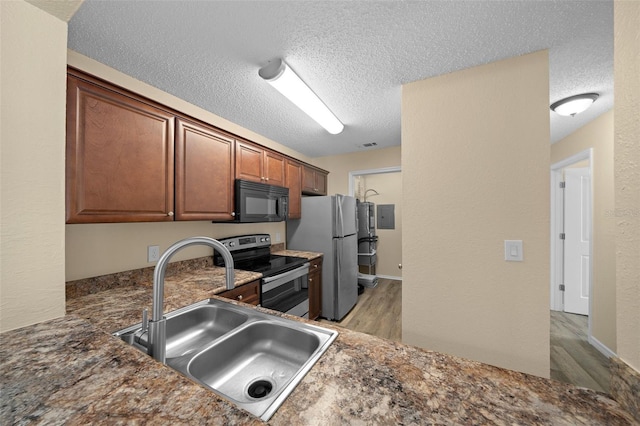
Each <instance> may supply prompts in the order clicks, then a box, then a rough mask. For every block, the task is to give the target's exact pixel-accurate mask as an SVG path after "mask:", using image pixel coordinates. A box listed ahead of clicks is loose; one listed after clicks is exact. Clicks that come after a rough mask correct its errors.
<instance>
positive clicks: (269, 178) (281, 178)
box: [262, 150, 286, 186]
mask: <svg viewBox="0 0 640 426" xmlns="http://www.w3.org/2000/svg"><path fill="white" fill-rule="evenodd" d="M262 158H263V170H264V180H263V182H264V183H268V184H269V185H277V186H286V185H285V165H284V157H283V156H282V155H281V154H278V153H277V152H273V151H269V150H264V155H263V157H262Z"/></svg>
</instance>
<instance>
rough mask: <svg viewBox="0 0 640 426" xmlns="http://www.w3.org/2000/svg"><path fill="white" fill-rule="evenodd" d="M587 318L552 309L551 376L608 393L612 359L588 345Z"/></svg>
mask: <svg viewBox="0 0 640 426" xmlns="http://www.w3.org/2000/svg"><path fill="white" fill-rule="evenodd" d="M587 320H588V317H586V316H584V315H575V314H568V313H566V312H558V311H551V378H552V379H555V380H559V381H561V382H566V383H571V384H574V385H577V386H582V387H585V388H589V389H595V390H598V391H601V392H606V393H609V379H610V374H609V359H608V358H607V357H605V356H604V355H602V354H601V353H600V352H599V351H598V350H597V349H596V348H594V347H593V346H591V345H590V344H589V342H588V340H587V330H588V325H587Z"/></svg>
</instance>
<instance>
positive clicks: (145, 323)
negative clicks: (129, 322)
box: [142, 308, 149, 332]
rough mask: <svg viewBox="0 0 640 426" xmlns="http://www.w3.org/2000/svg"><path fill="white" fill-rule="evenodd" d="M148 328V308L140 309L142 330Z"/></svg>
mask: <svg viewBox="0 0 640 426" xmlns="http://www.w3.org/2000/svg"><path fill="white" fill-rule="evenodd" d="M148 328H149V310H148V309H146V308H145V309H143V310H142V331H143V332H144V331H147V329H148Z"/></svg>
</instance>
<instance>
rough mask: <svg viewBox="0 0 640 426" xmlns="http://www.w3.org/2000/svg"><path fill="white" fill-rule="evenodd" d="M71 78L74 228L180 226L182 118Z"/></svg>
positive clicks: (69, 213)
mask: <svg viewBox="0 0 640 426" xmlns="http://www.w3.org/2000/svg"><path fill="white" fill-rule="evenodd" d="M125 93H126V92H123V91H122V90H120V89H118V88H116V87H113V86H109V85H106V84H105V85H102V84H101V85H98V84H94V83H92V82H88V81H85V80H83V79H80V78H78V77H77V76H75V75H74V74H73V72H72V71H71V70H70V74H69V75H68V78H67V147H66V161H67V163H66V221H67V223H88V222H148V221H171V220H173V194H174V192H173V191H174V189H173V183H174V174H173V172H174V168H173V138H174V116H173V115H172V114H170V113H168V112H167V111H164V110H162V109H160V108H156V107H155V106H152V105H151V104H149V103H145V102H143V101H142V100H140V99H136V98H135V97H134V96H129V95H128V94H127V95H125Z"/></svg>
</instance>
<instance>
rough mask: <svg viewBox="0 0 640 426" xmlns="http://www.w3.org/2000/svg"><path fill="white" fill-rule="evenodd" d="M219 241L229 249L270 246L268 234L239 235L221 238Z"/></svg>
mask: <svg viewBox="0 0 640 426" xmlns="http://www.w3.org/2000/svg"><path fill="white" fill-rule="evenodd" d="M218 241H220V242H221V243H222V244H223V245H224V246H225V247H226V248H228V249H229V251H234V250H244V249H250V248H261V247H269V246H271V236H270V235H269V234H254V235H240V236H237V237H229V238H222V239H220V240H218Z"/></svg>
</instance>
